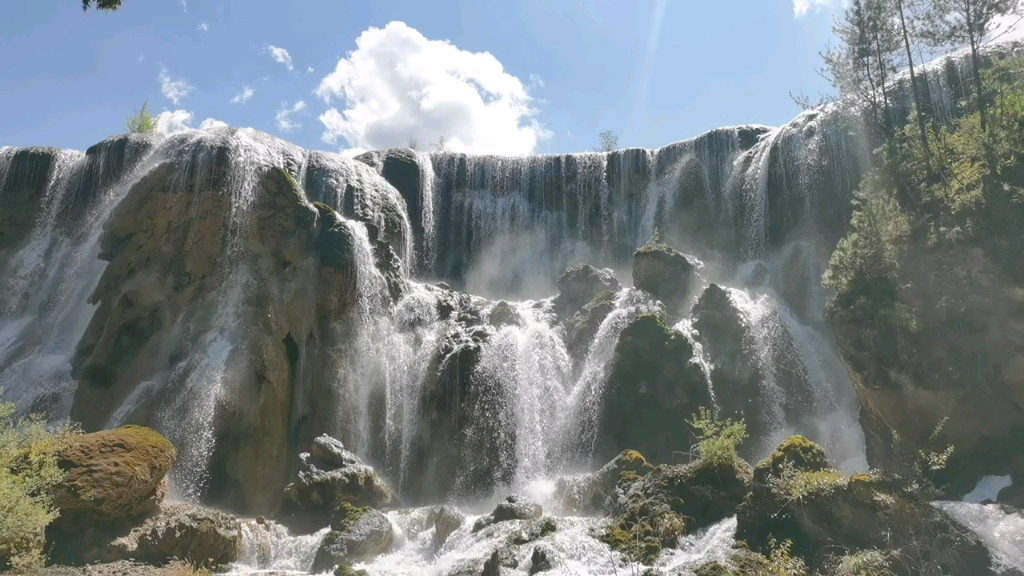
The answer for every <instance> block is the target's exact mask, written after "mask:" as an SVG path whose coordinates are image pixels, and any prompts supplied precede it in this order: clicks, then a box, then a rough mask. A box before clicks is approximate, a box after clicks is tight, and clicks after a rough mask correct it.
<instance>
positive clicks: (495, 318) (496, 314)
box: [487, 300, 523, 328]
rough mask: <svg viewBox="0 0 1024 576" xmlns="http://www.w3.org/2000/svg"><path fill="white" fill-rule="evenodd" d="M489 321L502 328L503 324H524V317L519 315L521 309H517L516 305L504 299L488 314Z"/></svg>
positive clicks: (492, 324)
mask: <svg viewBox="0 0 1024 576" xmlns="http://www.w3.org/2000/svg"><path fill="white" fill-rule="evenodd" d="M487 321H488V322H489V323H490V324H491V326H494V327H495V328H501V327H502V326H521V325H522V324H523V319H522V317H520V316H519V311H518V310H516V308H515V306H513V305H511V304H509V303H508V302H506V301H504V300H502V301H500V302H498V303H497V304H495V305H494V307H493V308H491V312H490V314H488V316H487Z"/></svg>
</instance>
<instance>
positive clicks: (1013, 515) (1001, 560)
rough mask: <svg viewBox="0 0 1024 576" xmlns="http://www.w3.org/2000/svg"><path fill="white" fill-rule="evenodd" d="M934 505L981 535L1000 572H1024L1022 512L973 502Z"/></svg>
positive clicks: (1023, 524) (1023, 521)
mask: <svg viewBox="0 0 1024 576" xmlns="http://www.w3.org/2000/svg"><path fill="white" fill-rule="evenodd" d="M933 506H935V507H936V508H938V509H939V510H942V511H943V512H945V513H946V514H948V515H949V516H950V517H951V518H953V519H954V520H956V521H957V522H959V523H960V524H962V525H963V526H965V527H966V528H968V529H970V530H971V531H972V532H974V533H975V534H977V535H978V537H979V538H981V541H982V542H984V543H985V546H987V547H988V549H989V551H990V552H991V553H992V556H993V557H994V564H995V568H996V569H997V570H998V571H999V573H1002V571H1003V570H1005V571H1006V573H1007V574H1016V573H1019V572H1017V571H1024V516H1022V515H1021V513H1020V512H1019V511H1014V510H1012V509H1010V508H1003V507H1000V506H993V505H984V504H972V503H969V502H934V503H933Z"/></svg>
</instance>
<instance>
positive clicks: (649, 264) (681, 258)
mask: <svg viewBox="0 0 1024 576" xmlns="http://www.w3.org/2000/svg"><path fill="white" fill-rule="evenodd" d="M699 265H700V263H699V262H698V261H697V259H696V258H694V257H692V256H687V255H685V254H683V253H682V252H679V251H677V250H675V249H674V248H672V247H671V246H668V245H666V244H660V243H657V242H650V243H648V244H647V245H646V246H643V247H642V248H640V249H639V250H637V251H636V252H635V253H634V254H633V285H634V286H636V287H637V288H639V289H641V290H644V291H645V292H648V293H650V294H651V295H653V296H654V297H655V298H657V299H658V300H661V301H662V302H663V303H664V304H665V306H666V307H668V308H669V309H670V310H672V311H674V312H679V311H680V310H679V306H680V305H681V304H683V303H684V302H685V301H686V299H687V297H688V296H689V292H690V286H691V283H692V281H693V280H694V279H695V278H696V277H697V268H698V266H699Z"/></svg>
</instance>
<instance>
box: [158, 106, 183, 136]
mask: <svg viewBox="0 0 1024 576" xmlns="http://www.w3.org/2000/svg"><path fill="white" fill-rule="evenodd" d="M191 129H192V113H191V112H189V111H188V110H175V111H173V112H171V111H169V110H164V111H163V112H161V113H160V114H158V115H157V117H156V131H157V133H159V134H173V133H175V132H182V131H184V130H191Z"/></svg>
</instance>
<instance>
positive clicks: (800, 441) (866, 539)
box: [736, 436, 991, 576]
mask: <svg viewBox="0 0 1024 576" xmlns="http://www.w3.org/2000/svg"><path fill="white" fill-rule="evenodd" d="M736 516H737V531H736V538H737V540H740V541H741V542H744V543H745V544H747V545H748V546H749V547H750V548H751V549H752V550H755V551H757V552H761V553H764V554H768V553H770V551H771V549H772V543H773V542H784V541H787V540H788V541H791V542H792V543H793V552H794V554H796V555H798V556H800V557H802V558H803V559H804V560H806V562H807V563H808V565H809V566H810V567H811V568H812V569H816V570H822V569H824V568H825V566H824V563H825V562H826V559H827V558H828V557H830V555H832V554H834V551H835V550H837V549H840V550H845V551H848V552H858V551H865V550H879V551H881V552H882V553H890V552H892V553H897V552H898V554H899V557H900V559H901V560H900V562H899V563H897V564H898V565H894V566H893V569H894V570H895V572H896V573H897V574H905V575H907V576H910V575H912V574H919V573H930V572H928V571H929V570H931V571H934V572H935V573H942V574H952V575H962V576H968V575H973V574H983V573H986V572H985V570H987V567H988V564H989V562H990V560H991V559H990V557H989V554H988V550H987V549H986V548H985V546H984V545H983V544H982V543H981V541H980V540H979V539H978V538H977V536H975V535H974V534H973V533H972V532H970V531H969V530H967V529H965V528H963V527H961V526H959V525H957V524H956V523H955V522H953V521H952V520H951V519H950V518H948V517H946V516H945V515H944V514H942V513H941V512H940V511H938V510H936V509H935V508H934V507H932V506H931V505H930V503H929V502H928V501H926V500H924V499H922V498H920V497H918V496H917V495H915V494H914V493H912V492H910V491H907V490H905V489H903V487H902V485H901V483H900V482H899V481H898V480H896V479H892V478H888V477H885V476H883V475H878V474H854V475H853V476H851V477H849V478H847V477H846V476H845V475H843V474H841V473H839V472H838V471H836V470H834V469H833V468H832V467H831V466H829V465H828V460H827V457H826V456H825V453H824V451H823V450H822V449H821V447H819V446H818V445H816V444H814V443H813V442H811V441H809V440H807V439H806V438H803V437H801V436H794V437H792V438H789V439H787V440H786V441H784V442H783V443H782V444H781V445H780V446H779V448H778V449H777V450H776V451H775V452H774V453H773V454H772V455H770V456H769V457H768V458H766V459H765V460H764V461H762V462H760V463H759V464H758V465H757V467H756V468H755V470H754V482H753V486H752V490H751V492H750V494H749V495H748V496H747V497H746V499H745V500H744V502H743V504H742V505H741V506H740V507H739V509H738V510H737V514H736Z"/></svg>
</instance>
